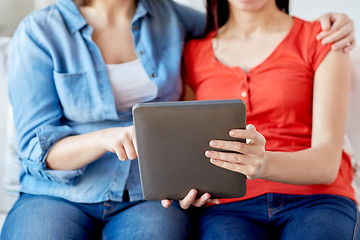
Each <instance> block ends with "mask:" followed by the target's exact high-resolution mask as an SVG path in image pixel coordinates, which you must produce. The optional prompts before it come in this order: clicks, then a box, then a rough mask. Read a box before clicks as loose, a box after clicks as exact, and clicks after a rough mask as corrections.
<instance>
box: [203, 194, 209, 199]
mask: <svg viewBox="0 0 360 240" xmlns="http://www.w3.org/2000/svg"><path fill="white" fill-rule="evenodd" d="M209 198H210V196H209V195H204V196H202V199H203V200H209Z"/></svg>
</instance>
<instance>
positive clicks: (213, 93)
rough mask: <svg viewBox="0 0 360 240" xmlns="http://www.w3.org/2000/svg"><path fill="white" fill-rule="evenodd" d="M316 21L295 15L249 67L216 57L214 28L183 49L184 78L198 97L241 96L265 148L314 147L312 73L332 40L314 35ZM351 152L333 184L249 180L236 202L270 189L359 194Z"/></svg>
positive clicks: (317, 31) (248, 120) (206, 98)
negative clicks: (283, 33)
mask: <svg viewBox="0 0 360 240" xmlns="http://www.w3.org/2000/svg"><path fill="white" fill-rule="evenodd" d="M320 31H321V28H320V24H319V23H318V22H306V21H303V20H301V19H298V18H295V17H294V21H293V25H292V27H291V29H290V31H289V33H288V35H287V36H286V37H285V38H284V39H283V40H282V42H281V43H280V44H279V45H278V46H277V48H276V49H275V50H274V51H273V52H272V54H271V55H270V56H269V57H267V58H266V59H265V60H264V61H263V62H262V63H260V64H259V65H257V66H255V67H254V68H252V69H251V70H250V71H249V72H248V73H245V72H244V71H243V70H242V69H241V68H240V67H228V66H226V65H224V64H222V63H220V62H219V61H217V59H216V58H215V55H214V52H213V49H212V43H211V40H212V39H213V37H214V36H215V32H211V33H210V34H208V36H207V37H205V38H204V39H200V40H192V41H190V42H188V43H187V44H186V46H185V50H184V61H183V64H184V73H185V74H184V79H185V82H186V83H187V84H188V85H189V86H190V87H191V88H192V89H193V90H194V91H195V93H196V98H197V100H214V99H242V100H243V101H245V103H246V106H247V111H246V113H247V123H248V124H253V125H254V126H255V127H256V129H257V130H258V131H259V132H260V133H261V134H263V135H264V137H265V138H266V150H268V151H284V152H294V151H299V150H303V149H306V148H310V147H311V132H312V100H313V82H314V74H315V71H316V69H317V67H318V66H319V64H320V63H321V61H322V60H323V59H324V58H325V56H326V55H327V54H328V52H329V51H330V46H329V45H327V46H323V45H322V44H321V43H320V42H319V41H317V40H316V35H317V34H318V33H319V32H320ZM352 179H353V170H352V166H351V162H350V157H349V156H348V155H347V154H346V153H345V152H343V154H342V161H341V165H340V170H339V173H338V176H337V178H336V180H335V182H334V183H332V184H330V185H291V184H284V183H277V182H271V181H266V180H261V179H257V180H248V181H247V193H246V195H245V197H243V198H240V199H223V200H222V202H232V201H237V200H243V199H249V198H253V197H256V196H259V195H262V194H266V193H282V194H298V195H310V194H335V195H342V196H346V197H349V198H351V199H354V200H355V197H354V190H353V188H352V185H351V184H352Z"/></svg>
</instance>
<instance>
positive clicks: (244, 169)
mask: <svg viewBox="0 0 360 240" xmlns="http://www.w3.org/2000/svg"><path fill="white" fill-rule="evenodd" d="M210 162H211V163H212V164H214V165H215V166H218V167H221V168H224V169H227V170H230V171H233V172H238V173H241V174H244V175H245V176H246V177H247V178H248V179H250V180H252V179H255V178H256V177H257V175H256V174H257V171H256V169H255V168H253V167H249V166H247V165H245V164H237V163H232V162H227V161H222V160H219V159H213V158H211V159H210Z"/></svg>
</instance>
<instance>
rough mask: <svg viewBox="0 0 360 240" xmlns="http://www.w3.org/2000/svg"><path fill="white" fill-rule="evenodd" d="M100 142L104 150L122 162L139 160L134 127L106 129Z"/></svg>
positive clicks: (101, 135) (102, 132)
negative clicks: (113, 154)
mask: <svg viewBox="0 0 360 240" xmlns="http://www.w3.org/2000/svg"><path fill="white" fill-rule="evenodd" d="M100 142H101V144H102V147H103V148H104V150H106V151H108V152H112V153H115V154H116V155H117V156H118V158H119V159H120V160H121V161H126V160H127V159H131V160H133V159H136V158H137V152H136V147H135V146H136V142H135V129H134V126H130V127H117V128H108V129H104V130H102V131H101V134H100Z"/></svg>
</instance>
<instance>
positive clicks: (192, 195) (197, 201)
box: [161, 189, 220, 209]
mask: <svg viewBox="0 0 360 240" xmlns="http://www.w3.org/2000/svg"><path fill="white" fill-rule="evenodd" d="M196 195H197V190H196V189H191V190H190V192H189V193H188V194H187V195H186V197H185V198H184V199H183V200H180V201H179V203H180V206H181V208H182V209H188V208H189V207H190V206H191V205H193V206H195V207H202V206H204V205H205V204H206V203H212V204H220V200H219V199H210V197H211V196H210V194H209V193H204V194H203V195H202V196H201V197H200V198H196ZM171 203H172V200H168V199H164V200H161V204H162V205H163V207H164V208H168V207H170V205H171Z"/></svg>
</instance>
